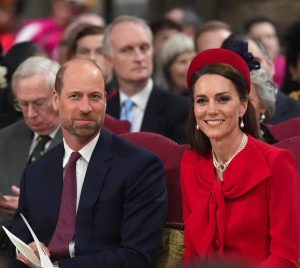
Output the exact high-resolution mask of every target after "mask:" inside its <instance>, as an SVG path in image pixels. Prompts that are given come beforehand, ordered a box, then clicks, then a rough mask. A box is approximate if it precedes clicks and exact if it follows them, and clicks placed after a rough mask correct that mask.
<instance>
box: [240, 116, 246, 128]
mask: <svg viewBox="0 0 300 268" xmlns="http://www.w3.org/2000/svg"><path fill="white" fill-rule="evenodd" d="M244 126H245V124H244V121H243V117H241V122H240V127H241V128H244Z"/></svg>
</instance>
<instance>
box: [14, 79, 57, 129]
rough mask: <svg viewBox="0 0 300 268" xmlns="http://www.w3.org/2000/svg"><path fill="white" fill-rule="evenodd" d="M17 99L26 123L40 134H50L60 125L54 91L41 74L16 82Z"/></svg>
mask: <svg viewBox="0 0 300 268" xmlns="http://www.w3.org/2000/svg"><path fill="white" fill-rule="evenodd" d="M16 101H17V104H18V106H19V107H20V109H21V111H22V113H23V116H24V120H25V123H26V124H27V126H28V127H29V128H30V129H31V130H32V131H34V132H36V133H38V134H40V135H48V134H50V133H51V132H52V131H53V130H54V129H55V128H56V127H57V126H58V113H57V110H56V109H55V108H54V106H53V104H52V91H51V90H50V89H49V88H48V85H47V82H46V80H45V78H44V77H43V76H42V75H41V74H35V75H33V76H31V77H27V78H22V79H20V80H19V81H18V82H17V83H16Z"/></svg>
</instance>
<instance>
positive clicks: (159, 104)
mask: <svg viewBox="0 0 300 268" xmlns="http://www.w3.org/2000/svg"><path fill="white" fill-rule="evenodd" d="M163 112H164V98H163V96H162V95H161V94H160V91H159V89H158V88H157V87H155V86H154V87H153V89H152V91H151V94H150V97H149V100H148V103H147V106H146V110H145V114H144V118H143V122H142V126H141V131H151V132H157V131H159V130H160V129H161V126H160V125H161V120H162V114H163Z"/></svg>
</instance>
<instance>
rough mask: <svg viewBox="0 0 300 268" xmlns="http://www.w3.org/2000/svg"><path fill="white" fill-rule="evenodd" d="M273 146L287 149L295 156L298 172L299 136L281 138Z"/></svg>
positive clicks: (299, 157) (299, 155)
mask: <svg viewBox="0 0 300 268" xmlns="http://www.w3.org/2000/svg"><path fill="white" fill-rule="evenodd" d="M274 146H276V147H278V148H282V149H287V150H289V151H290V152H291V153H292V154H293V155H294V157H295V160H296V166H297V169H298V173H299V174H300V136H296V137H292V138H289V139H285V140H282V141H280V142H277V143H275V144H274Z"/></svg>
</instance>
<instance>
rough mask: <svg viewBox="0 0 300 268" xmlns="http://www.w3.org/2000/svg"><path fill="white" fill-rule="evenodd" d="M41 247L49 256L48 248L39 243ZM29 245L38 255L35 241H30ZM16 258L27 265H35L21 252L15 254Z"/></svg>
mask: <svg viewBox="0 0 300 268" xmlns="http://www.w3.org/2000/svg"><path fill="white" fill-rule="evenodd" d="M41 245H42V247H43V248H44V250H45V252H46V253H47V255H48V256H49V257H50V253H49V249H48V248H47V247H46V246H45V245H44V244H43V243H41ZM28 246H29V247H31V248H32V249H33V251H34V253H35V254H36V255H37V256H39V252H38V249H37V247H36V244H35V242H31V243H30V244H29V245H28ZM17 260H19V261H21V262H23V263H25V264H26V265H27V266H29V267H32V268H35V266H34V265H33V264H32V263H31V262H30V261H29V260H28V259H27V258H26V257H25V256H24V255H23V254H22V253H18V254H17Z"/></svg>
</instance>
